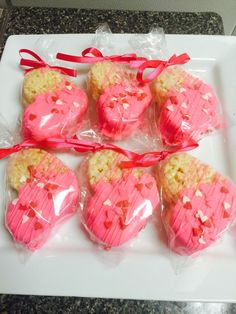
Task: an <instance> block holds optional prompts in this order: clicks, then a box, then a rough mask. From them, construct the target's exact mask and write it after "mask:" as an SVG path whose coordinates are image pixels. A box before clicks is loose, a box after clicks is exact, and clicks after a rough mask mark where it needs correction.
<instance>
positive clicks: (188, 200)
mask: <svg viewBox="0 0 236 314" xmlns="http://www.w3.org/2000/svg"><path fill="white" fill-rule="evenodd" d="M188 202H190V198H189V197H188V196H186V195H184V197H183V203H184V204H186V203H188Z"/></svg>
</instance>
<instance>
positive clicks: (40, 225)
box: [34, 221, 43, 230]
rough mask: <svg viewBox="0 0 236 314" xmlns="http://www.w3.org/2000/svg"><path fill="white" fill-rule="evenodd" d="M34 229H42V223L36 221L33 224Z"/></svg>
mask: <svg viewBox="0 0 236 314" xmlns="http://www.w3.org/2000/svg"><path fill="white" fill-rule="evenodd" d="M34 229H35V230H39V229H43V225H42V224H41V223H40V222H38V221H36V223H35V224H34Z"/></svg>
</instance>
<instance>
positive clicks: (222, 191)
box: [220, 186, 229, 193]
mask: <svg viewBox="0 0 236 314" xmlns="http://www.w3.org/2000/svg"><path fill="white" fill-rule="evenodd" d="M220 192H221V193H229V190H228V189H227V188H226V187H225V186H222V187H221V189H220Z"/></svg>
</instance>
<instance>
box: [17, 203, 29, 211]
mask: <svg viewBox="0 0 236 314" xmlns="http://www.w3.org/2000/svg"><path fill="white" fill-rule="evenodd" d="M18 208H19V210H28V207H27V206H26V205H22V204H20V205H19V207H18Z"/></svg>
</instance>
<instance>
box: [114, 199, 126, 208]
mask: <svg viewBox="0 0 236 314" xmlns="http://www.w3.org/2000/svg"><path fill="white" fill-rule="evenodd" d="M116 206H117V207H122V208H123V207H128V206H129V201H128V200H123V201H120V202H117V203H116Z"/></svg>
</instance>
